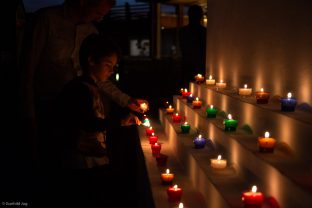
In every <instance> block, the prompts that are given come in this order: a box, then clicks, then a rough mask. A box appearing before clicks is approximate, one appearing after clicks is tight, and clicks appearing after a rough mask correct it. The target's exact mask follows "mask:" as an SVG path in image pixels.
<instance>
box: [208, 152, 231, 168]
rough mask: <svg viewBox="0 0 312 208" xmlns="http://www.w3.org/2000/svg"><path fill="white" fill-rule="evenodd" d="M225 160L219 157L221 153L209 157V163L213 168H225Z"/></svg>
mask: <svg viewBox="0 0 312 208" xmlns="http://www.w3.org/2000/svg"><path fill="white" fill-rule="evenodd" d="M226 164H227V161H226V160H224V159H221V155H218V157H217V159H210V165H211V167H212V168H214V169H224V168H226Z"/></svg>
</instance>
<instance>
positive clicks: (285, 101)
mask: <svg viewBox="0 0 312 208" xmlns="http://www.w3.org/2000/svg"><path fill="white" fill-rule="evenodd" d="M296 105H297V100H296V99H295V98H293V97H291V93H288V94H287V98H281V111H284V112H293V111H295V108H296Z"/></svg>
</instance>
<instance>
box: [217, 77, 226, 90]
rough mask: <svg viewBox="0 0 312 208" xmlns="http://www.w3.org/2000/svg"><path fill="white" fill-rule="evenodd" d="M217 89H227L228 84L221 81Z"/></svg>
mask: <svg viewBox="0 0 312 208" xmlns="http://www.w3.org/2000/svg"><path fill="white" fill-rule="evenodd" d="M216 87H217V88H226V83H225V82H223V80H222V79H221V80H220V82H217V83H216Z"/></svg>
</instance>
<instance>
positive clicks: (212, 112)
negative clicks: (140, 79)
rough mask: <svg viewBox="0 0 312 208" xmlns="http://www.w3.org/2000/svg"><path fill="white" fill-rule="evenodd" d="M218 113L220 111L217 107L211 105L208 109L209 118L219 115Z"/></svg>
mask: <svg viewBox="0 0 312 208" xmlns="http://www.w3.org/2000/svg"><path fill="white" fill-rule="evenodd" d="M217 113H218V110H217V109H215V108H211V107H209V108H207V110H206V114H207V118H216V117H217Z"/></svg>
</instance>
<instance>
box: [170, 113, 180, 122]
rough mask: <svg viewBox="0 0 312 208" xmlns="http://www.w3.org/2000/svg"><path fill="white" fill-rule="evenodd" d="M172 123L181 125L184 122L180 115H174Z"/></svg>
mask: <svg viewBox="0 0 312 208" xmlns="http://www.w3.org/2000/svg"><path fill="white" fill-rule="evenodd" d="M172 121H173V123H181V121H182V116H181V115H179V114H178V113H176V114H174V115H172Z"/></svg>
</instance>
